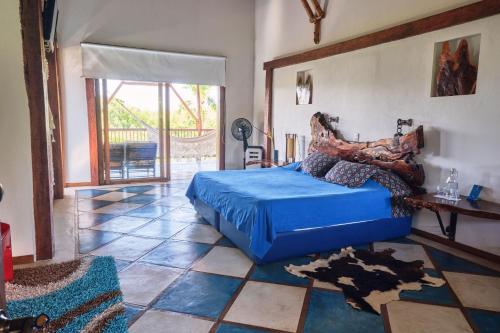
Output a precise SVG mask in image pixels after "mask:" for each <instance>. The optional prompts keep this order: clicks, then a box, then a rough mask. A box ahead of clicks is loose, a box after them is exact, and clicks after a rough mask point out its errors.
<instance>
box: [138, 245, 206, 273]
mask: <svg viewBox="0 0 500 333" xmlns="http://www.w3.org/2000/svg"><path fill="white" fill-rule="evenodd" d="M211 248H212V246H210V245H208V244H201V243H194V242H183V241H167V242H165V243H163V244H162V245H160V246H159V247H157V248H156V249H154V250H153V251H151V252H150V253H149V254H148V255H146V256H145V257H144V258H142V259H141V261H145V262H149V263H152V264H157V265H165V266H172V267H179V268H188V267H189V266H191V264H192V263H193V262H194V261H195V260H196V259H198V258H200V257H201V256H203V255H204V254H206V253H207V252H208V251H209V250H210V249H211Z"/></svg>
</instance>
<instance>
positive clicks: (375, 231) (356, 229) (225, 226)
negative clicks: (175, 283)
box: [194, 200, 412, 264]
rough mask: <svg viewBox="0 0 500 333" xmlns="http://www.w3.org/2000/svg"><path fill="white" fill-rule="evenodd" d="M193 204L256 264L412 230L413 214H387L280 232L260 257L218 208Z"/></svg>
mask: <svg viewBox="0 0 500 333" xmlns="http://www.w3.org/2000/svg"><path fill="white" fill-rule="evenodd" d="M194 208H195V209H196V211H197V212H198V213H199V214H200V215H201V216H202V217H203V218H205V219H206V220H207V221H208V222H209V223H210V224H211V225H212V226H214V228H216V229H217V230H218V231H220V232H221V233H222V234H223V235H224V236H226V237H227V238H229V240H231V241H232V242H233V243H234V244H236V246H238V247H239V248H240V249H241V250H242V251H243V252H244V253H245V254H246V255H247V256H248V257H249V258H251V259H252V260H253V261H254V262H255V263H256V264H265V263H269V262H273V261H278V260H282V259H287V258H293V257H298V256H304V255H307V254H311V253H318V252H327V251H333V250H338V249H340V248H342V247H346V246H356V245H363V244H368V243H371V242H379V241H384V240H388V239H392V238H397V237H403V236H406V235H408V234H409V233H410V231H411V219H412V218H411V217H403V218H388V219H381V220H370V221H361V222H353V223H346V224H339V225H333V226H329V227H321V228H315V229H309V230H301V231H293V232H286V233H280V234H278V236H277V237H276V239H275V240H274V242H273V244H272V246H271V248H270V249H269V251H268V252H267V254H266V255H265V256H264V257H263V258H258V257H256V256H255V254H254V253H253V252H252V250H251V249H250V239H249V238H248V236H247V235H246V234H245V233H243V232H241V231H239V230H238V229H236V227H235V226H234V224H232V223H231V222H229V221H226V220H225V219H224V217H222V216H220V214H219V213H218V212H217V211H215V210H214V209H213V208H211V207H210V206H208V205H207V204H205V203H204V202H201V201H200V200H195V202H194ZM207 217H208V218H209V219H211V220H209V219H207Z"/></svg>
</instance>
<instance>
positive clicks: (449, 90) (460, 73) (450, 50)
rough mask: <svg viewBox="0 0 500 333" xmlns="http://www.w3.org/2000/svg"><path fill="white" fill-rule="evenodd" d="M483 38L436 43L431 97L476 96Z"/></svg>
mask: <svg viewBox="0 0 500 333" xmlns="http://www.w3.org/2000/svg"><path fill="white" fill-rule="evenodd" d="M480 42H481V35H473V36H468V37H463V38H457V39H453V40H448V41H444V42H439V43H436V44H435V46H434V74H433V76H432V77H433V83H432V91H431V96H432V97H440V96H457V95H471V94H475V93H476V88H477V70H478V64H479V46H480Z"/></svg>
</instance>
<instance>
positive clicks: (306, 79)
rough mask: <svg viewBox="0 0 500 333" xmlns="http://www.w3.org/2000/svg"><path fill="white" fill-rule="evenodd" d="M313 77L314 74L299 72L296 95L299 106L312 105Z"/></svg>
mask: <svg viewBox="0 0 500 333" xmlns="http://www.w3.org/2000/svg"><path fill="white" fill-rule="evenodd" d="M312 93H313V77H312V72H311V71H310V70H309V71H301V72H297V88H296V94H295V103H296V104H297V105H306V104H312Z"/></svg>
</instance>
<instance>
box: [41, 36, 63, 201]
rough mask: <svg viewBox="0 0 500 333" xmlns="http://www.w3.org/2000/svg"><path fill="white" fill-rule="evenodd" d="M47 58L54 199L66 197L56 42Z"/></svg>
mask: <svg viewBox="0 0 500 333" xmlns="http://www.w3.org/2000/svg"><path fill="white" fill-rule="evenodd" d="M45 57H46V58H47V65H48V66H47V67H48V71H49V73H48V78H47V94H48V100H49V106H50V111H51V113H52V118H53V120H54V126H55V128H54V130H53V131H52V133H53V136H54V137H53V138H54V141H53V142H52V165H53V168H54V199H62V198H64V179H65V175H64V129H63V124H64V115H63V112H62V108H61V89H60V88H61V87H60V80H59V47H58V45H57V41H55V42H54V50H53V51H52V52H45Z"/></svg>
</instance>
